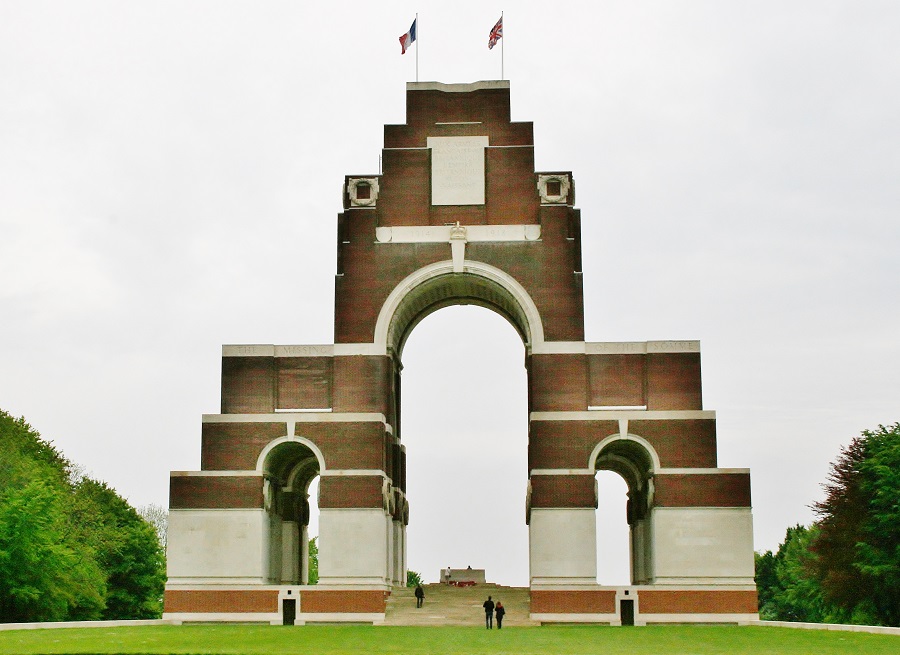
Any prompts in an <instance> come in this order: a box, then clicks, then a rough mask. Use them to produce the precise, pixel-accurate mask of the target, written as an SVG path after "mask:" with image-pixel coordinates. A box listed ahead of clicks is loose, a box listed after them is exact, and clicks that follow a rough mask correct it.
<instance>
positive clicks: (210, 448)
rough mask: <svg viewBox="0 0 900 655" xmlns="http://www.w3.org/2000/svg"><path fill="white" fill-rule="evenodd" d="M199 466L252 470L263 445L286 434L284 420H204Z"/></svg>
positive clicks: (202, 467) (217, 468)
mask: <svg viewBox="0 0 900 655" xmlns="http://www.w3.org/2000/svg"><path fill="white" fill-rule="evenodd" d="M202 433H203V436H202V441H201V446H200V468H201V469H202V470H204V471H252V470H254V469H255V468H256V460H257V459H258V458H259V454H260V452H262V449H263V448H264V447H265V446H266V444H268V443H269V442H270V441H272V440H273V439H277V438H278V437H284V436H286V435H287V425H286V424H285V423H280V422H279V423H268V422H267V423H204V424H203V428H202Z"/></svg>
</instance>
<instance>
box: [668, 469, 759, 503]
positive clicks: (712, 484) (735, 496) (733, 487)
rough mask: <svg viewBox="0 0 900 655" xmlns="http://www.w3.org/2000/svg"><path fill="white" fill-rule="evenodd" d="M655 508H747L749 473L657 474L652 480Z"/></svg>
mask: <svg viewBox="0 0 900 655" xmlns="http://www.w3.org/2000/svg"><path fill="white" fill-rule="evenodd" d="M654 481H655V485H656V493H655V494H654V504H655V505H657V506H658V507H750V506H751V501H750V474H749V473H709V474H707V473H704V474H693V475H685V474H680V473H675V474H671V473H670V474H661V475H657V476H656V478H655V480H654Z"/></svg>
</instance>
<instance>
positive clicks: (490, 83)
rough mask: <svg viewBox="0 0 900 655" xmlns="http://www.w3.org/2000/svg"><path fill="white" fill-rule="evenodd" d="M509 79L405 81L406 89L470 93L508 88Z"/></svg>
mask: <svg viewBox="0 0 900 655" xmlns="http://www.w3.org/2000/svg"><path fill="white" fill-rule="evenodd" d="M508 88H509V80H482V81H480V82H469V83H468V84H445V83H444V82H407V83H406V90H407V91H443V92H444V93H471V92H472V91H483V90H486V89H508Z"/></svg>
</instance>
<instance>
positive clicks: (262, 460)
mask: <svg viewBox="0 0 900 655" xmlns="http://www.w3.org/2000/svg"><path fill="white" fill-rule="evenodd" d="M293 432H294V430H293V426H290V428H289V432H288V436H285V437H279V438H277V439H272V441H270V442H269V443H267V444H266V446H265V448H263V449H262V451H261V452H260V453H259V457H257V458H256V470H257V471H259V472H260V473H262V472H263V467H264V466H265V464H266V458H267V457H268V456H269V453H271V452H272V451H273V450H275V449H276V448H277V447H278V446H280V445H281V444H285V443H299V444H302V445H304V446H306V447H307V448H309V449H310V450H311V451H312V453H313V455H315V456H316V460H317V461H318V462H319V475H322V474H324V473H325V470H326V469H325V456H324V455H322V451H321V450H319V447H318V446H316V444H314V443H313V442H312V441H310V440H309V439H306V438H304V437H295V436H293Z"/></svg>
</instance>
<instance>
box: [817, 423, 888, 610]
mask: <svg viewBox="0 0 900 655" xmlns="http://www.w3.org/2000/svg"><path fill="white" fill-rule="evenodd" d="M824 487H825V499H824V500H822V501H821V502H818V503H816V504H815V505H814V509H815V511H816V513H817V514H818V516H819V520H818V526H819V528H820V533H819V535H818V537H817V538H816V540H815V542H814V544H813V546H812V547H813V549H814V551H815V552H816V554H817V556H818V559H817V574H818V577H819V579H820V581H821V585H822V591H823V594H824V596H825V598H826V600H827V601H829V602H830V603H831V604H833V605H834V606H835V607H836V608H837V610H838V611H837V613H836V619H837V620H841V621H845V622H852V623H879V624H883V625H892V626H897V625H900V423H895V424H893V425H890V426H887V427H885V426H883V425H881V426H879V427H878V429H877V430H866V431H864V432H863V433H862V434H861V435H860V436H859V437H856V438H855V439H854V440H853V441H851V442H850V444H849V445H848V446H847V447H846V448H845V449H843V450H842V451H841V453H840V455H839V456H838V458H837V460H836V461H835V462H834V463H833V464H832V468H831V471H830V473H829V475H828V481H827V483H826V484H825V485H824Z"/></svg>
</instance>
